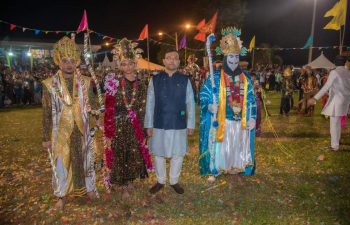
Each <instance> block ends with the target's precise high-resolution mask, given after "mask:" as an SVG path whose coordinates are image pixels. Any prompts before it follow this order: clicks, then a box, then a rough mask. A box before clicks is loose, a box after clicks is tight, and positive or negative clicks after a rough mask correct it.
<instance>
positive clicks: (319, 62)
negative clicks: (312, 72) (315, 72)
mask: <svg viewBox="0 0 350 225" xmlns="http://www.w3.org/2000/svg"><path fill="white" fill-rule="evenodd" d="M308 66H311V68H312V69H317V68H324V69H334V68H335V65H334V64H333V63H332V62H331V61H329V60H328V59H327V58H326V57H325V56H324V55H323V52H321V55H320V56H319V57H318V58H317V59H315V60H314V61H312V62H311V63H309V64H308Z"/></svg>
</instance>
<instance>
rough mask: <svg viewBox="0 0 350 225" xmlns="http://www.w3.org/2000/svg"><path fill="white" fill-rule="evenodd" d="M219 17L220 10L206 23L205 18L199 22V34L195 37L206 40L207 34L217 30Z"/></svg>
mask: <svg viewBox="0 0 350 225" xmlns="http://www.w3.org/2000/svg"><path fill="white" fill-rule="evenodd" d="M217 18H218V11H216V13H215V14H214V16H213V18H211V19H210V20H209V22H208V23H207V24H205V19H203V20H202V21H201V22H199V24H198V25H197V30H199V34H197V35H196V36H195V37H194V39H195V40H198V41H202V42H205V34H211V33H214V32H215V27H216V20H217Z"/></svg>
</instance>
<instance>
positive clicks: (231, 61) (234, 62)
mask: <svg viewBox="0 0 350 225" xmlns="http://www.w3.org/2000/svg"><path fill="white" fill-rule="evenodd" d="M238 64H239V55H238V54H228V55H227V65H228V67H229V68H230V69H231V70H232V71H234V70H235V69H236V68H237V67H238Z"/></svg>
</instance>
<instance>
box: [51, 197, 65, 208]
mask: <svg viewBox="0 0 350 225" xmlns="http://www.w3.org/2000/svg"><path fill="white" fill-rule="evenodd" d="M66 202H67V197H66V196H63V197H62V198H60V199H59V200H58V201H57V203H56V205H55V207H54V209H63V208H64V205H65V204H66Z"/></svg>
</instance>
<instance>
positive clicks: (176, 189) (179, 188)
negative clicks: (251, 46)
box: [170, 183, 185, 194]
mask: <svg viewBox="0 0 350 225" xmlns="http://www.w3.org/2000/svg"><path fill="white" fill-rule="evenodd" d="M170 186H171V187H172V188H174V190H175V191H176V193H178V194H183V193H184V192H185V190H184V189H183V188H182V187H181V186H180V184H179V183H177V184H174V185H170Z"/></svg>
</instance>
